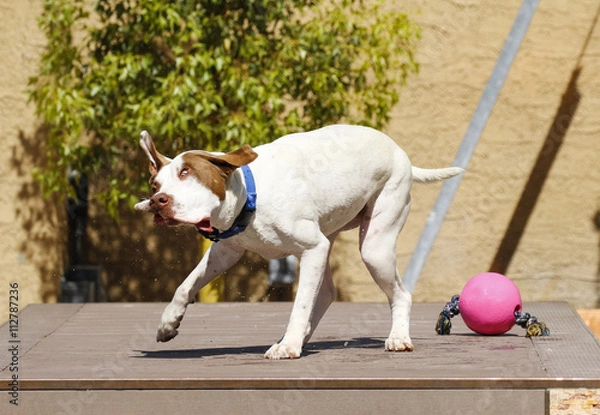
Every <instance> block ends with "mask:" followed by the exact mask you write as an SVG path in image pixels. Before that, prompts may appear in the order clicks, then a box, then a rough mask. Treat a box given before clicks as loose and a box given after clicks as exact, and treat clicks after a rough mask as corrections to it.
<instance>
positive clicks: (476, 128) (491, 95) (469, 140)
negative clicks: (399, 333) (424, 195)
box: [403, 0, 540, 292]
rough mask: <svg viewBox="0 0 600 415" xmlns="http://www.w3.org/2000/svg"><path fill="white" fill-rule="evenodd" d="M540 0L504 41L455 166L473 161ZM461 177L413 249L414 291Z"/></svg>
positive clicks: (448, 186)
mask: <svg viewBox="0 0 600 415" xmlns="http://www.w3.org/2000/svg"><path fill="white" fill-rule="evenodd" d="M539 1H540V0H523V3H522V4H521V8H520V9H519V12H518V13H517V17H516V18H515V21H514V23H513V26H512V28H511V30H510V33H509V34H508V37H507V38H506V41H505V42H504V46H503V48H502V51H501V52H500V56H498V61H497V62H496V65H495V66H494V70H493V71H492V75H491V76H490V79H489V80H488V82H487V85H486V87H485V89H484V91H483V94H482V96H481V99H480V100H479V104H478V105H477V109H476V110H475V113H474V114H473V118H471V123H470V124H469V127H468V128H467V131H466V133H465V135H464V137H463V141H462V143H461V145H460V147H459V148H458V152H457V153H456V157H455V158H454V163H453V165H454V166H458V167H462V168H466V167H467V165H468V164H469V160H471V156H472V155H473V152H474V151H475V147H476V146H477V143H478V141H479V138H480V137H481V133H482V132H483V129H484V127H485V124H486V123H487V120H488V119H489V117H490V113H491V112H492V108H493V107H494V104H495V103H496V100H497V98H498V95H499V94H500V90H501V89H502V85H503V84H504V80H505V79H506V76H507V75H508V71H509V70H510V67H511V65H512V63H513V61H514V59H515V56H516V55H517V51H518V50H519V47H520V46H521V42H522V41H523V38H524V37H525V33H526V32H527V29H528V28H529V24H530V22H531V18H532V17H533V14H534V13H535V10H536V8H537V6H538V3H539ZM461 180H462V176H458V177H454V178H452V179H449V180H446V181H445V182H444V185H443V186H442V190H441V191H440V194H439V196H438V198H437V200H436V202H435V205H434V207H433V209H432V210H431V212H430V214H429V217H428V218H427V223H426V224H425V228H424V229H423V232H422V233H421V238H420V239H419V242H418V243H417V247H416V248H415V251H414V252H413V255H412V257H411V259H410V262H409V263H408V267H407V268H406V271H405V273H404V277H403V282H404V286H405V287H406V288H407V289H408V290H409V291H410V292H412V291H413V289H414V288H415V285H416V283H417V280H418V279H419V275H420V274H421V271H422V270H423V267H424V265H425V262H426V261H427V256H428V255H429V252H430V251H431V248H432V247H433V243H434V242H435V238H436V237H437V234H438V232H439V230H440V228H441V226H442V223H443V221H444V217H445V216H446V213H447V212H448V208H449V207H450V204H451V203H452V199H454V195H455V194H456V191H457V190H458V186H459V184H460V181H461Z"/></svg>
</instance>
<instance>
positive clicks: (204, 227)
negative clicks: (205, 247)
mask: <svg viewBox="0 0 600 415" xmlns="http://www.w3.org/2000/svg"><path fill="white" fill-rule="evenodd" d="M196 228H198V229H199V230H201V231H202V232H213V231H214V229H213V227H212V226H210V220H209V219H202V220H201V221H200V222H198V223H197V224H196Z"/></svg>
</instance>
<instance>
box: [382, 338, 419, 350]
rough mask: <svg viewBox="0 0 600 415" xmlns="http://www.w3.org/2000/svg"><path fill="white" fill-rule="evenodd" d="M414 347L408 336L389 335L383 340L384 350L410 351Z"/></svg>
mask: <svg viewBox="0 0 600 415" xmlns="http://www.w3.org/2000/svg"><path fill="white" fill-rule="evenodd" d="M414 349H415V347H414V346H413V344H412V342H411V341H410V338H409V337H404V338H402V339H400V338H397V337H389V338H388V339H387V340H386V341H385V350H386V351H388V352H412V351H413V350H414Z"/></svg>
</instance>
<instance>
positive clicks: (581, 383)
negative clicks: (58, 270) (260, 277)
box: [0, 303, 600, 414]
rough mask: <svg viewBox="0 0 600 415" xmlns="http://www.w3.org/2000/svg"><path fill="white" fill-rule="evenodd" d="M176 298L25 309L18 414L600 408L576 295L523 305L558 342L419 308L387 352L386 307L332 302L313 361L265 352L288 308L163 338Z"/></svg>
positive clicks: (211, 315)
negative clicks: (401, 347) (395, 349)
mask: <svg viewBox="0 0 600 415" xmlns="http://www.w3.org/2000/svg"><path fill="white" fill-rule="evenodd" d="M164 306H165V304H159V303H135V304H115V303H113V304H92V303H88V304H45V305H33V306H29V307H27V308H26V309H25V310H23V311H22V312H21V314H20V317H19V331H18V341H19V343H18V349H19V359H18V376H19V378H18V381H19V385H18V387H19V401H18V402H19V408H18V409H19V410H22V411H25V412H23V413H28V414H34V413H44V414H48V413H67V414H73V413H82V414H104V413H112V414H120V413H129V414H133V413H144V414H151V413H176V412H180V411H185V413H191V412H192V411H193V412H194V413H196V412H197V413H200V412H201V413H221V412H227V413H230V414H237V413H240V414H241V413H244V414H248V413H257V414H259V413H260V414H265V413H329V412H332V411H335V413H345V414H353V413H372V412H374V411H379V412H382V411H383V413H391V412H394V413H409V412H414V413H455V412H456V411H458V412H461V413H485V414H494V413H502V414H506V413H513V414H521V413H523V414H524V413H527V414H536V413H539V414H548V413H556V414H558V413H563V412H564V410H566V409H569V408H571V409H573V408H574V406H573V407H571V406H569V405H572V404H573V405H575V404H577V405H584V406H585V405H587V406H588V407H589V408H592V410H591V412H581V413H600V405H599V406H595V405H597V404H600V402H599V400H598V399H597V391H596V389H600V345H599V343H598V341H597V340H596V337H595V336H594V335H593V333H592V332H591V331H590V330H589V329H588V328H587V327H586V325H585V324H584V322H583V321H582V320H581V318H580V317H579V316H578V315H577V313H576V312H575V311H574V310H573V309H571V308H570V307H569V306H568V305H567V304H566V303H529V304H527V303H526V304H524V310H525V311H528V312H530V313H532V314H533V315H535V316H537V317H538V318H539V319H540V320H542V321H544V322H545V323H546V324H547V325H548V326H549V328H550V330H551V336H550V337H546V338H532V339H529V338H526V337H525V332H524V330H523V329H521V328H520V327H516V328H513V330H512V331H510V332H509V333H507V334H505V335H501V336H493V337H486V336H479V335H476V334H473V333H472V332H470V331H469V330H468V328H466V326H465V325H464V323H463V322H462V319H461V318H460V317H456V318H454V319H453V333H452V334H451V335H449V336H438V335H437V334H435V332H434V326H435V321H436V319H437V315H438V314H439V312H440V311H441V309H442V307H443V304H440V303H437V304H414V305H413V317H412V321H411V334H412V339H413V343H414V345H415V351H414V352H412V353H386V352H384V350H383V344H384V340H385V337H386V335H387V333H388V330H389V325H390V317H389V310H388V306H387V304H373V303H334V304H333V305H332V307H331V309H330V310H329V311H328V313H327V314H326V315H325V317H324V319H323V321H322V322H321V325H320V326H319V328H318V330H317V331H316V333H315V335H314V337H313V340H312V341H311V342H310V343H309V345H308V347H307V348H306V351H305V353H304V355H303V357H302V358H301V359H298V360H293V361H269V360H265V359H263V357H262V356H263V353H264V352H265V351H266V349H267V348H268V347H269V346H270V345H271V344H272V343H273V342H274V341H276V340H277V339H279V337H280V336H281V335H282V334H283V332H284V329H285V325H286V323H287V319H288V317H289V312H290V310H291V304H290V303H261V304H256V303H255V304H249V303H221V304H194V305H191V306H190V307H189V309H188V312H187V314H186V317H185V319H184V321H183V323H182V326H181V328H180V334H179V336H178V337H177V338H175V339H174V340H172V341H171V342H169V343H156V342H155V331H156V326H157V323H158V321H159V318H160V315H161V313H162V310H163V308H164ZM9 334H10V332H9V327H8V324H5V325H4V326H2V327H1V328H0V341H1V342H2V347H3V350H8V349H10V347H11V343H10V340H11V338H10V337H9ZM11 359H12V356H11V353H9V352H4V353H0V368H1V369H2V373H1V375H0V376H1V378H0V379H1V385H2V388H1V389H2V390H3V394H2V395H3V399H2V401H1V402H0V408H3V409H2V410H0V413H12V412H6V411H5V409H4V408H8V409H9V410H11V409H15V408H14V406H13V405H11V404H10V403H9V400H10V394H9V392H10V390H11V386H10V382H11V376H12V375H13V374H14V372H11V371H10V368H11V366H10V364H11ZM582 394H583V395H582ZM582 396H583V397H582ZM570 402H571V403H570ZM572 402H575V403H572ZM198 411H200V412H198ZM561 411H563V412H561ZM593 411H596V412H593ZM564 413H567V412H564ZM575 413H577V412H575Z"/></svg>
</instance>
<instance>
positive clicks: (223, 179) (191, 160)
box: [179, 151, 228, 200]
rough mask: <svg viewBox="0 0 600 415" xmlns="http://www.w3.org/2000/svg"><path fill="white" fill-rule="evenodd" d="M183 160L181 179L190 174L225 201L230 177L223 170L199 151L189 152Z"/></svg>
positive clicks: (182, 157) (184, 155) (183, 156)
mask: <svg viewBox="0 0 600 415" xmlns="http://www.w3.org/2000/svg"><path fill="white" fill-rule="evenodd" d="M181 159H182V161H183V163H182V165H181V169H180V171H179V177H182V176H185V175H187V174H189V175H191V176H193V177H194V178H195V179H196V180H198V181H199V182H200V183H202V184H203V185H204V186H206V187H207V188H208V189H209V190H210V191H211V192H213V193H214V194H215V195H217V197H218V198H219V200H224V199H225V188H226V186H227V177H228V176H227V175H226V174H225V173H224V172H223V170H221V169H219V168H218V167H217V166H215V165H214V164H212V163H211V162H210V161H208V160H207V158H206V157H205V155H204V154H202V152H199V151H190V152H187V153H185V154H183V155H182V156H181ZM182 178H183V177H182Z"/></svg>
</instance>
